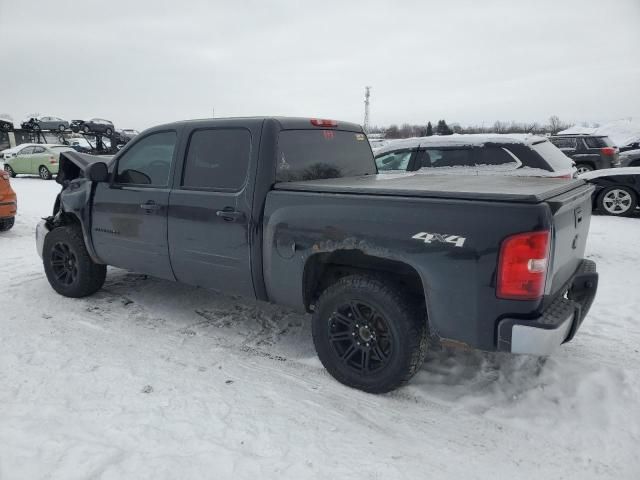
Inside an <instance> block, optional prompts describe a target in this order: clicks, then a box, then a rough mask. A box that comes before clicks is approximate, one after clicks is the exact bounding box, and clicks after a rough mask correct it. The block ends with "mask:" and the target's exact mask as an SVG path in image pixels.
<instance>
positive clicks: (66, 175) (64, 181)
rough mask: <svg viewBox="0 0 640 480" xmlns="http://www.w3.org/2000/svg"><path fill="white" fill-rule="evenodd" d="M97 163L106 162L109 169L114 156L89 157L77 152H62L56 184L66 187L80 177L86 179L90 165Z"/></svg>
mask: <svg viewBox="0 0 640 480" xmlns="http://www.w3.org/2000/svg"><path fill="white" fill-rule="evenodd" d="M95 162H104V163H106V164H107V167H109V166H110V165H111V163H112V162H113V157H112V156H106V155H101V156H98V155H89V154H87V153H80V152H75V151H70V152H62V153H61V154H60V164H59V169H58V176H57V177H56V182H58V183H59V184H60V185H62V186H63V187H65V186H66V185H68V183H69V182H70V181H71V180H73V179H75V178H79V177H84V172H85V170H86V169H87V167H88V166H89V165H91V164H92V163H95Z"/></svg>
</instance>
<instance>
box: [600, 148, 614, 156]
mask: <svg viewBox="0 0 640 480" xmlns="http://www.w3.org/2000/svg"><path fill="white" fill-rule="evenodd" d="M600 153H602V155H604V156H605V157H613V156H614V155H615V154H616V149H615V148H614V147H602V148H601V149H600Z"/></svg>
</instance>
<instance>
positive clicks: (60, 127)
mask: <svg viewBox="0 0 640 480" xmlns="http://www.w3.org/2000/svg"><path fill="white" fill-rule="evenodd" d="M66 129H67V127H65V126H64V125H58V130H60V131H61V132H64V131H65V130H66Z"/></svg>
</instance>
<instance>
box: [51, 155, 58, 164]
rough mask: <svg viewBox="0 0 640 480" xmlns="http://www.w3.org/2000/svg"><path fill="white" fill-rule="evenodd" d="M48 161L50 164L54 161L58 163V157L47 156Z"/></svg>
mask: <svg viewBox="0 0 640 480" xmlns="http://www.w3.org/2000/svg"><path fill="white" fill-rule="evenodd" d="M49 163H50V164H51V165H55V164H56V163H58V159H57V158H56V157H54V156H51V157H49Z"/></svg>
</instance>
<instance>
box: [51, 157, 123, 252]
mask: <svg viewBox="0 0 640 480" xmlns="http://www.w3.org/2000/svg"><path fill="white" fill-rule="evenodd" d="M95 162H104V163H106V164H107V168H109V167H110V165H111V163H112V157H103V156H100V157H99V156H95V155H87V154H84V153H78V152H63V153H61V154H60V164H59V165H60V166H59V170H58V176H57V178H56V182H57V183H59V184H60V185H62V191H61V192H60V194H59V195H58V197H57V199H56V204H55V206H54V212H53V218H51V219H48V222H47V223H48V224H49V225H51V226H56V225H62V224H65V223H78V224H79V225H80V228H81V229H82V235H83V237H84V241H85V245H86V247H87V251H88V252H89V255H90V256H91V258H92V260H93V261H94V262H96V263H103V262H102V261H101V260H100V259H99V258H98V256H97V254H96V253H95V249H94V248H93V242H92V240H91V201H92V199H93V193H94V192H95V183H93V182H91V181H90V180H89V179H88V178H87V175H86V173H87V170H88V167H89V166H90V165H91V164H93V163H95Z"/></svg>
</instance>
